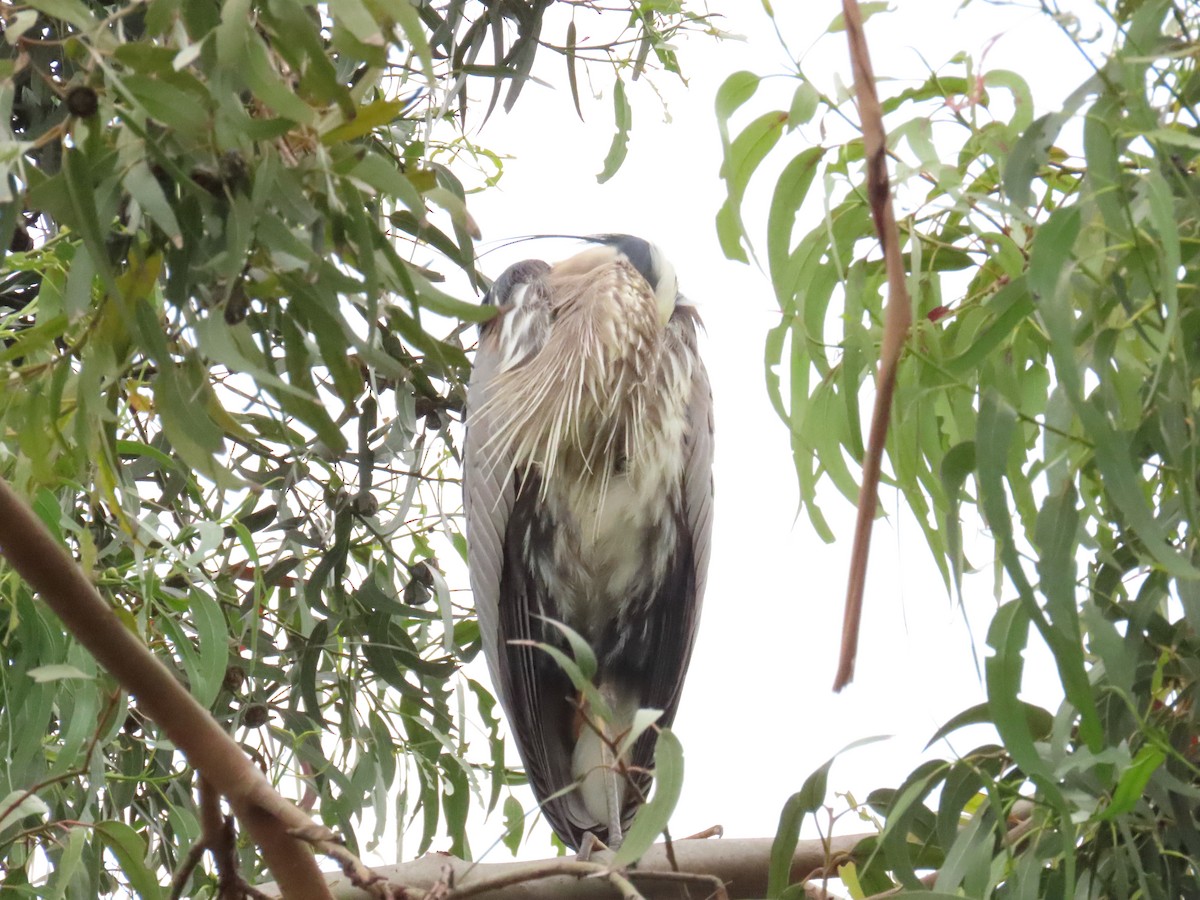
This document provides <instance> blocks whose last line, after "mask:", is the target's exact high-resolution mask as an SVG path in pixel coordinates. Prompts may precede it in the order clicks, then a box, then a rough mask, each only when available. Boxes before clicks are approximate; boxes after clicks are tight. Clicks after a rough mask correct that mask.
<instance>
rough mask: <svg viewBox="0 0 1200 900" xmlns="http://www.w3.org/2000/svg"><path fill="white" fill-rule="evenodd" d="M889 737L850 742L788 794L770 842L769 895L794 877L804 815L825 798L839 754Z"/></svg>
mask: <svg viewBox="0 0 1200 900" xmlns="http://www.w3.org/2000/svg"><path fill="white" fill-rule="evenodd" d="M882 740H886V738H884V737H882V736H877V737H869V738H863V739H861V740H857V741H854V742H853V743H850V744H847V745H846V746H845V747H843V748H842V749H841V750H839V751H838V752H837V753H835V754H834V755H833V756H831V757H829V759H827V760H825V762H824V763H823V764H822V765H821V766H819V767H818V768H817V769H815V770H814V771H813V772H812V773H811V774H810V775H809V776H808V778H806V779H805V780H804V785H803V786H802V787H801V788H800V790H799V791H797V792H796V793H794V794H792V796H790V797H788V799H787V801H786V802H785V803H784V804H783V810H782V812H780V814H779V827H778V828H777V829H776V830H775V839H774V841H773V842H772V843H771V864H770V869H769V870H768V874H767V897H769V898H775V897H780V896H782V894H783V891H784V888H786V887H787V886H788V884H789V883H790V880H791V872H792V857H793V856H795V854H796V845H797V844H798V843H799V841H800V824H801V823H802V822H803V821H804V817H805V816H807V815H810V814H812V813H815V812H816V811H817V810H818V809H820V808H821V806H822V804H824V802H825V795H826V794H827V793H828V790H829V787H828V785H829V770H830V768H832V766H833V764H834V762H835V761H836V760H837V758H838V757H839V756H841V755H842V754H843V753H846V752H847V751H850V750H853V749H855V748H857V747H863V746H866V745H867V744H873V743H875V742H876V741H882Z"/></svg>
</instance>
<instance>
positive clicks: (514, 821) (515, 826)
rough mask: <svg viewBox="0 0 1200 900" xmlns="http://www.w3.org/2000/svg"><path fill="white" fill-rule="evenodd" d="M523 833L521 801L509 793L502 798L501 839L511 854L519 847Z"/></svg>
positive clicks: (523, 820)
mask: <svg viewBox="0 0 1200 900" xmlns="http://www.w3.org/2000/svg"><path fill="white" fill-rule="evenodd" d="M524 835H525V810H524V809H522V808H521V801H519V800H518V799H517V798H516V797H514V796H512V795H511V794H510V795H509V796H507V797H505V798H504V834H503V836H502V837H501V840H502V841H503V842H504V846H505V847H507V848H508V849H509V851H511V853H512V855H513V856H516V855H517V851H519V850H520V849H521V838H522V837H524Z"/></svg>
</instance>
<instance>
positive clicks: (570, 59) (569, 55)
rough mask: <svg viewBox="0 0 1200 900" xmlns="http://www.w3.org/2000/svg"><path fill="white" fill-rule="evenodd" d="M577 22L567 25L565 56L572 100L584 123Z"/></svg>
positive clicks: (576, 112) (572, 21)
mask: <svg viewBox="0 0 1200 900" xmlns="http://www.w3.org/2000/svg"><path fill="white" fill-rule="evenodd" d="M575 40H576V31H575V20H574V19H571V22H570V24H568V25H567V52H566V54H565V56H566V61H567V84H568V85H569V86H570V88H571V100H572V102H573V103H574V104H575V114H576V115H578V116H579V121H581V122H582V121H583V110H582V109H581V108H580V106H579V76H578V75H577V74H576V72H575Z"/></svg>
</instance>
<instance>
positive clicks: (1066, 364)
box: [717, 0, 1200, 898]
mask: <svg viewBox="0 0 1200 900" xmlns="http://www.w3.org/2000/svg"><path fill="white" fill-rule="evenodd" d="M1113 26H1114V28H1115V30H1116V32H1117V36H1116V40H1115V46H1114V48H1113V50H1112V51H1111V53H1110V55H1109V56H1108V57H1107V58H1106V59H1104V60H1101V61H1099V62H1098V64H1097V67H1096V72H1095V75H1094V76H1093V77H1091V78H1089V79H1088V80H1087V81H1086V82H1085V83H1084V84H1083V85H1081V86H1080V87H1079V88H1078V89H1077V90H1076V91H1075V92H1074V93H1073V94H1072V95H1071V97H1070V98H1069V100H1068V101H1067V103H1066V105H1065V107H1064V108H1063V109H1062V110H1061V111H1058V112H1055V113H1052V114H1050V115H1046V116H1042V117H1040V118H1037V119H1035V118H1034V114H1033V109H1032V102H1031V97H1030V92H1029V90H1028V87H1027V86H1026V84H1025V82H1024V81H1023V80H1022V78H1021V77H1020V76H1019V75H1018V74H1016V73H1013V72H1005V71H993V72H976V71H973V70H972V69H971V68H970V63H969V61H965V60H961V59H960V60H959V61H958V62H957V65H959V66H962V67H963V69H962V74H961V75H957V76H956V75H953V74H941V73H939V74H935V75H933V76H931V77H930V78H929V80H928V81H927V82H926V83H925V84H923V85H921V86H919V87H915V88H911V89H908V90H904V91H902V92H899V93H895V94H893V95H892V96H890V97H886V98H885V99H884V109H885V111H886V112H887V113H889V114H890V121H889V132H890V150H891V152H892V154H893V162H894V165H895V171H896V190H897V191H898V193H899V195H900V197H901V198H902V199H903V201H904V203H905V204H906V205H907V206H909V207H910V208H912V209H913V210H914V211H913V212H912V213H911V214H909V215H908V216H906V217H905V218H904V219H903V220H902V221H901V222H900V227H901V231H902V236H903V240H904V248H903V249H904V252H905V261H906V263H907V266H908V272H909V285H910V289H911V292H912V294H913V297H914V303H915V306H916V311H915V316H914V321H913V323H912V327H911V333H910V336H909V341H908V347H907V352H906V354H905V357H904V360H903V362H902V367H901V371H900V375H899V384H898V389H897V394H896V398H895V407H894V409H895V412H894V414H893V425H892V433H891V435H890V438H889V443H888V453H887V458H888V461H889V464H890V468H891V472H890V477H891V480H892V481H893V483H894V484H895V485H896V486H897V487H898V489H899V490H900V491H901V492H902V493H903V496H904V498H905V500H906V502H907V504H908V505H909V507H910V508H911V509H912V511H913V512H914V513H915V514H916V516H917V518H918V520H919V521H920V522H921V527H922V528H923V529H924V532H925V536H926V539H927V542H928V544H929V546H930V548H931V550H932V551H933V554H934V557H935V559H936V560H937V562H938V565H939V566H940V568H941V570H942V572H943V574H944V576H945V578H946V582H947V586H948V588H950V589H953V590H955V591H956V592H958V593H959V594H960V596H961V594H962V588H963V579H964V573H966V572H969V571H971V570H972V569H973V567H974V565H975V564H976V563H977V562H978V561H971V560H968V559H966V558H965V555H964V551H963V541H962V534H961V525H960V520H961V517H962V515H963V511H964V509H966V508H969V507H970V506H972V505H973V506H974V507H975V508H976V510H977V511H978V512H979V514H981V515H982V517H983V519H984V521H985V522H986V523H987V525H988V527H989V528H990V531H991V535H992V538H993V539H994V546H995V553H996V558H995V562H996V565H997V568H998V569H999V570H1000V571H1002V572H1003V575H1004V578H1003V579H998V582H997V584H998V587H997V591H998V593H999V595H1000V599H1001V600H1002V603H1001V605H1000V607H999V609H998V611H997V613H996V615H995V618H994V619H993V621H992V625H991V628H990V631H989V634H988V644H989V646H990V647H991V649H992V655H991V656H990V658H988V659H987V660H986V667H985V670H986V671H985V674H986V684H987V692H988V702H987V704H986V706H984V707H982V708H979V709H976V710H971V711H968V712H967V713H964V714H963V715H962V716H960V717H958V719H956V720H955V721H954V722H951V723H948V725H947V727H946V728H944V729H942V731H941V732H940V733H939V735H938V737H941V736H944V734H946V733H949V732H950V731H954V730H956V729H957V728H958V727H961V726H962V725H965V724H971V723H980V722H987V723H990V724H992V725H993V726H994V727H995V729H996V731H997V732H998V734H999V737H1000V739H1001V742H1002V745H995V744H993V745H986V746H981V747H979V748H977V749H975V750H973V751H971V752H969V753H967V754H964V755H963V756H962V757H961V758H959V759H950V760H934V761H930V762H927V763H925V764H923V765H922V766H921V767H919V768H918V769H917V770H916V771H914V772H913V773H912V774H911V775H910V777H909V778H908V779H907V781H906V782H905V783H904V784H902V785H900V786H899V787H898V788H896V789H888V790H881V791H877V792H876V793H874V794H873V795H872V796H871V797H870V798H869V800H868V803H869V806H870V807H871V808H872V809H873V810H874V811H876V812H877V813H878V814H879V815H881V816H883V819H884V825H883V827H882V830H881V833H880V835H879V837H878V839H877V840H876V841H875V842H874V843H873V844H872V845H869V846H866V847H864V848H861V849H860V852H859V853H857V854H856V862H855V865H854V868H853V871H847V882H848V883H851V882H853V883H855V884H856V885H857V886H858V887H859V888H860V889H861V890H862V891H864V892H865V893H867V894H870V893H874V892H878V891H883V890H887V889H890V888H892V887H895V886H900V887H902V888H904V889H906V890H909V891H924V890H927V889H928V887H929V885H930V884H931V885H932V887H933V889H934V890H935V891H937V892H940V893H941V894H943V895H960V896H969V897H1017V896H1026V897H1032V896H1036V897H1049V896H1054V897H1065V896H1072V897H1085V896H1086V897H1125V896H1134V895H1137V896H1142V897H1162V898H1172V897H1180V896H1192V895H1195V894H1197V893H1198V892H1200V821H1198V820H1197V816H1196V811H1195V810H1196V808H1197V803H1196V801H1197V799H1198V798H1200V768H1198V767H1197V756H1196V742H1197V735H1198V734H1200V723H1198V721H1197V711H1196V691H1197V688H1198V686H1200V681H1198V678H1200V672H1198V670H1197V668H1196V663H1195V660H1196V658H1197V645H1196V640H1197V628H1198V626H1200V606H1198V605H1197V601H1198V595H1197V591H1196V585H1197V584H1200V568H1197V565H1196V563H1197V546H1198V544H1197V541H1198V534H1197V528H1198V527H1200V518H1198V517H1197V511H1198V502H1200V465H1198V459H1197V449H1196V448H1197V439H1196V438H1197V436H1196V425H1195V409H1196V406H1197V401H1198V399H1200V397H1198V395H1197V392H1196V372H1197V370H1198V368H1200V343H1198V340H1197V339H1198V337H1200V330H1198V326H1200V319H1198V318H1197V314H1196V311H1195V310H1196V300H1197V298H1196V296H1195V291H1196V286H1197V284H1200V192H1198V191H1197V184H1196V177H1197V176H1196V174H1195V172H1196V158H1197V153H1198V151H1200V138H1198V137H1197V135H1198V134H1200V127H1198V126H1200V117H1198V116H1197V112H1196V99H1197V97H1198V96H1200V72H1198V71H1197V66H1196V58H1197V57H1196V54H1195V52H1194V51H1195V48H1196V42H1197V40H1200V38H1198V33H1200V32H1198V29H1200V18H1198V17H1197V10H1196V7H1195V5H1194V4H1186V3H1171V2H1168V0H1143V2H1139V3H1129V4H1118V5H1117V6H1116V9H1115V11H1114V12H1113ZM950 71H951V72H953V71H954V69H953V66H952V68H951V69H950ZM794 74H795V78H796V83H797V88H796V92H795V99H794V100H793V102H792V104H791V107H790V108H789V109H786V110H784V109H780V110H774V111H770V112H766V113H762V114H759V115H757V117H755V118H753V120H752V121H751V122H750V123H749V124H748V125H746V126H745V127H744V128H742V129H741V131H740V132H738V133H737V134H736V136H733V137H730V136H729V134H730V130H729V126H728V122H729V120H730V117H731V116H733V115H734V114H735V112H736V111H737V110H739V109H740V108H741V107H743V106H744V105H746V104H747V103H749V102H750V100H751V99H752V98H753V96H754V95H755V92H756V89H757V87H758V85H759V81H760V79H759V76H757V75H755V74H752V73H746V72H742V73H737V74H735V75H733V76H731V77H730V78H729V79H728V80H727V81H726V83H725V85H724V87H723V89H722V91H721V92H720V95H719V96H718V100H717V112H718V116H719V118H720V119H721V124H722V128H723V142H724V146H725V163H724V169H723V170H722V175H723V177H724V178H725V180H726V181H727V183H728V194H729V198H728V201H727V203H726V204H725V206H724V207H723V208H722V210H721V213H720V215H719V216H718V218H717V227H718V231H719V233H720V235H721V238H722V243H723V246H724V247H725V250H726V253H727V254H728V255H729V256H730V257H732V258H736V259H743V260H744V259H746V258H747V255H746V250H747V248H748V247H749V246H750V244H749V241H750V238H749V235H748V231H747V229H746V227H745V225H744V223H743V222H742V220H741V212H740V209H741V200H742V197H743V194H744V193H745V191H746V189H747V185H748V184H749V183H750V182H751V179H752V177H753V175H754V173H755V170H756V169H757V167H758V166H759V164H760V162H761V161H762V160H763V159H764V158H766V156H767V155H769V154H770V153H771V152H773V151H774V149H775V148H776V147H777V146H787V145H788V143H789V142H788V141H787V140H786V139H785V138H786V136H787V133H788V132H789V131H792V130H793V129H796V128H797V127H798V126H800V125H803V124H804V123H805V122H807V121H809V120H810V119H811V118H812V117H813V116H815V115H818V114H819V115H820V116H821V117H822V124H823V125H825V124H828V125H830V128H831V131H832V132H833V133H837V128H836V125H837V121H838V119H839V118H840V117H841V116H846V117H848V118H852V115H853V113H852V110H851V109H849V103H848V102H845V103H844V102H841V101H839V100H838V99H835V98H830V97H826V96H823V95H821V94H820V92H819V91H818V90H817V88H816V87H815V86H814V85H813V84H812V83H811V82H810V81H809V80H808V79H806V78H805V76H804V74H803V72H802V71H799V70H797V71H796V72H795V73H794ZM1072 122H1074V123H1079V124H1081V126H1082V148H1081V150H1082V155H1081V156H1079V157H1076V156H1073V155H1072V154H1071V153H1070V152H1069V151H1068V150H1067V149H1065V148H1064V147H1063V146H1060V135H1062V134H1063V132H1064V129H1065V127H1066V126H1067V125H1068V123H1072ZM947 148H953V150H951V151H949V152H948V150H947ZM862 155H863V154H862V143H861V140H860V139H857V138H855V137H851V138H850V139H848V140H845V141H844V142H841V143H834V142H831V143H829V144H822V145H820V146H816V147H813V146H805V147H803V148H802V149H800V150H799V151H798V152H795V155H794V156H793V157H792V158H791V161H790V162H788V163H787V164H786V165H785V166H784V167H783V170H782V174H781V175H780V177H779V179H778V181H777V183H776V185H775V188H774V194H773V197H772V201H771V206H770V212H769V218H768V221H767V240H766V257H765V263H766V267H767V269H768V271H769V273H770V276H771V279H772V282H773V284H774V287H775V291H776V295H777V299H778V301H779V304H780V309H781V313H782V315H781V319H780V323H779V325H778V326H777V327H776V328H775V329H773V331H772V332H771V334H770V336H769V337H768V340H767V352H766V364H767V383H768V388H769V391H770V394H771V398H772V400H773V402H774V404H775V407H776V409H777V411H778V412H779V415H780V416H781V418H782V419H783V420H784V421H785V422H786V423H787V425H788V427H789V431H790V435H791V441H792V446H793V450H794V454H795V459H796V464H797V471H798V474H799V479H800V484H801V493H802V498H803V502H804V505H805V507H806V509H807V511H808V513H809V515H810V517H811V519H812V521H813V523H814V525H815V526H816V527H817V529H818V530H819V531H820V532H821V533H822V534H824V535H826V537H827V538H829V539H832V535H831V534H830V533H829V529H828V527H827V525H826V524H825V521H824V519H823V517H822V515H821V511H820V509H819V508H818V506H817V504H816V499H815V498H816V493H817V487H818V485H820V484H821V483H823V482H825V481H828V482H830V483H832V484H834V485H835V486H836V487H837V488H838V489H839V490H840V491H842V493H844V494H845V495H846V496H847V497H849V498H854V497H856V495H857V485H856V483H855V476H854V473H853V471H852V468H851V464H852V463H853V462H856V461H860V460H861V459H862V455H863V446H862V445H863V439H862V434H861V431H860V425H859V422H860V402H859V396H860V393H861V392H862V390H863V388H864V383H865V382H866V381H867V379H868V376H869V375H870V374H871V372H872V371H873V362H874V360H875V359H876V358H877V355H878V346H879V342H880V332H881V323H882V314H881V310H882V303H883V293H884V284H885V274H884V270H883V263H882V259H881V257H880V254H879V252H878V245H877V241H876V239H875V236H874V231H873V227H872V223H871V217H870V208H869V204H868V198H867V197H866V191H865V190H864V185H865V173H864V171H863V165H862V162H863V160H862ZM814 183H823V184H824V186H825V189H826V204H827V206H826V209H827V214H826V216H825V219H824V221H823V222H822V224H821V225H820V226H819V227H818V228H816V229H814V230H812V231H811V232H809V233H808V234H806V235H803V236H799V237H798V238H797V237H794V236H793V232H794V229H795V220H796V213H797V211H798V210H799V209H800V207H801V204H802V203H803V202H804V200H805V198H806V197H807V195H808V193H809V190H810V187H811V186H812V185H813V184H814ZM1031 630H1036V632H1037V634H1038V635H1040V636H1041V638H1042V639H1043V640H1044V641H1045V643H1046V644H1047V645H1048V646H1049V648H1050V650H1051V652H1052V654H1053V657H1054V661H1055V663H1056V665H1057V670H1058V675H1059V678H1060V680H1061V683H1062V688H1063V693H1064V695H1065V698H1066V699H1065V701H1064V703H1063V705H1062V706H1061V707H1060V708H1059V709H1058V710H1057V711H1055V712H1053V713H1051V712H1048V711H1045V710H1041V709H1037V708H1034V707H1031V706H1030V705H1029V704H1027V703H1024V702H1023V701H1021V699H1020V691H1021V688H1022V678H1023V667H1024V656H1023V651H1024V650H1025V647H1026V645H1027V642H1028V640H1029V637H1030V632H1031ZM804 808H805V809H811V808H812V804H811V803H809V804H807V805H806V806H805V807H804ZM782 836H783V833H782V832H781V837H782ZM792 839H793V840H794V834H793V838H792ZM929 869H935V870H937V871H936V876H935V877H932V878H930V879H929V880H928V883H924V882H922V881H921V879H920V878H919V874H920V872H921V870H929ZM774 885H775V887H776V890H781V887H780V886H779V884H778V882H775V883H774Z"/></svg>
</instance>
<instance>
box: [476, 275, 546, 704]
mask: <svg viewBox="0 0 1200 900" xmlns="http://www.w3.org/2000/svg"><path fill="white" fill-rule="evenodd" d="M549 270H550V267H549V266H548V265H547V264H546V263H544V262H542V261H541V260H525V261H523V262H519V263H516V264H515V265H513V266H510V267H509V268H508V269H506V270H505V271H504V273H503V274H502V275H501V276H500V277H499V278H498V279H496V283H495V284H493V285H492V289H491V290H490V291H488V293H487V296H486V297H484V302H485V303H489V304H493V305H495V306H496V307H497V309H498V310H499V314H498V315H497V316H496V317H495V318H493V319H492V320H491V321H489V322H487V323H485V324H484V325H483V326H482V327H481V328H480V334H479V348H478V350H477V351H476V353H475V364H474V368H473V369H472V372H471V382H470V384H469V385H468V387H467V435H466V440H465V442H464V443H465V446H464V459H463V482H464V483H463V505H464V507H465V512H466V524H467V555H468V562H469V569H470V576H471V593H472V594H473V595H474V598H475V611H476V613H477V615H478V616H479V630H480V634H481V637H482V641H483V648H484V655H485V656H486V657H487V662H488V670H489V672H490V674H491V677H492V684H493V685H494V686H495V688H496V690H497V691H498V692H499V693H500V695H501V696H500V698H499V699H500V701H501V703H502V704H503V705H504V706H505V707H506V708H507V707H508V704H509V703H510V701H511V700H512V699H514V698H512V697H509V696H507V695H506V686H507V684H508V678H507V677H506V673H504V672H502V671H501V661H502V659H503V655H504V654H503V653H501V652H500V651H501V649H502V648H501V647H500V646H499V645H498V639H499V635H500V602H501V601H500V579H501V576H502V574H503V569H504V541H505V534H506V532H507V530H508V520H509V517H510V516H511V515H512V507H513V499H514V496H515V493H516V492H515V489H514V483H513V473H512V460H511V459H508V458H506V457H504V456H503V455H502V453H501V451H500V449H499V448H497V447H496V445H495V444H494V443H493V441H492V435H493V427H492V423H491V421H490V415H489V411H488V408H489V405H490V404H489V402H488V401H489V400H490V399H491V394H490V392H491V390H492V389H493V386H494V385H495V380H496V377H497V376H498V375H499V374H500V373H501V372H502V371H503V369H504V368H506V367H509V366H511V365H512V364H513V362H514V359H513V355H512V354H511V353H510V354H509V355H508V356H507V357H506V354H505V345H506V344H512V343H513V336H514V335H516V336H517V337H518V338H519V340H518V341H517V343H518V344H522V345H524V346H521V348H520V352H521V354H522V355H525V356H527V355H529V354H531V353H535V352H536V351H537V350H538V349H539V348H540V346H541V344H542V343H543V342H544V341H545V334H546V331H547V330H548V328H549V324H550V311H549V306H548V304H544V303H541V302H539V300H540V298H539V297H538V296H536V295H537V293H538V292H539V291H540V288H541V276H542V275H544V274H545V273H546V272H548V271H549ZM531 294H532V296H531ZM506 320H507V321H506Z"/></svg>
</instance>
